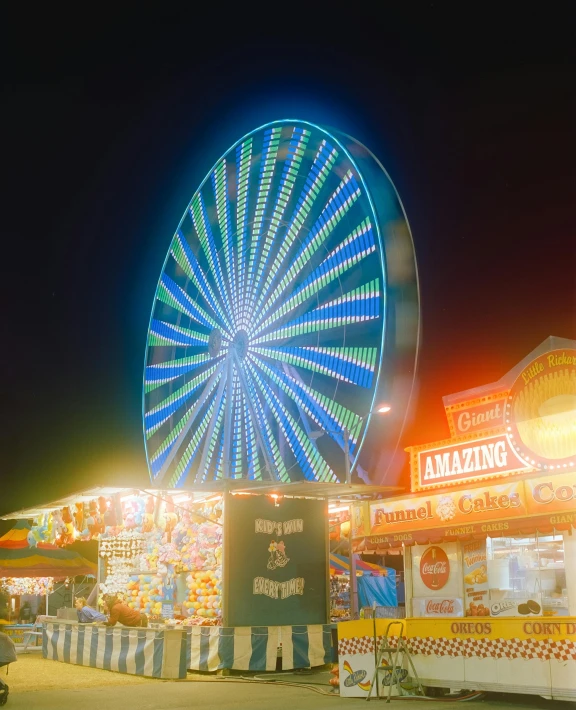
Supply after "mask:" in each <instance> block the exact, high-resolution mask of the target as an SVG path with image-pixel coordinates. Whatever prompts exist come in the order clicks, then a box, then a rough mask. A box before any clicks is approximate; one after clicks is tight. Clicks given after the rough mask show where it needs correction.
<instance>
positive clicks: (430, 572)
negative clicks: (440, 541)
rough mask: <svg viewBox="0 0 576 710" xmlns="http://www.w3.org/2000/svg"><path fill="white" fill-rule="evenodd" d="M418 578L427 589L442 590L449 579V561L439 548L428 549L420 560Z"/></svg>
mask: <svg viewBox="0 0 576 710" xmlns="http://www.w3.org/2000/svg"><path fill="white" fill-rule="evenodd" d="M420 577H421V579H422V581H423V582H424V584H425V585H426V586H427V587H428V589H433V590H437V589H442V587H443V586H444V585H445V584H446V582H447V581H448V578H449V577H450V561H449V559H448V555H447V554H446V553H445V552H444V550H443V549H442V548H441V547H438V546H437V545H433V546H432V547H429V548H428V549H427V550H426V551H425V552H424V554H423V555H422V559H421V560H420Z"/></svg>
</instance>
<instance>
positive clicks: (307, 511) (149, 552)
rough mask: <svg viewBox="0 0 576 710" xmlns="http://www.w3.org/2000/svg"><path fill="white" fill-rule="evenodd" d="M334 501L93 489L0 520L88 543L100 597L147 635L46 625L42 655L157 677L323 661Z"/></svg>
mask: <svg viewBox="0 0 576 710" xmlns="http://www.w3.org/2000/svg"><path fill="white" fill-rule="evenodd" d="M213 488H217V485H216V484H214V486H213ZM374 490H378V492H381V491H382V490H383V489H382V488H381V487H374ZM373 492H374V491H373V490H372V488H371V487H369V486H363V485H358V486H351V487H346V493H345V494H346V495H353V494H355V495H361V496H370V495H371V494H373ZM319 494H323V495H320V496H319ZM342 494H344V491H343V490H342V487H341V486H340V485H338V484H336V485H334V486H332V485H326V486H322V485H321V484H320V485H317V484H315V485H314V486H312V487H310V486H309V484H308V485H307V484H304V483H303V484H285V485H275V486H272V485H262V486H260V487H258V488H257V489H255V488H254V486H249V487H246V482H238V484H237V485H236V486H234V483H233V482H230V481H227V482H225V483H223V484H222V486H221V489H220V490H212V491H210V492H207V491H206V490H205V489H201V490H196V491H174V490H172V491H159V490H155V489H149V490H148V489H147V490H138V489H119V488H97V489H91V490H88V491H84V492H83V493H78V494H74V495H71V496H69V497H67V498H65V499H62V500H59V501H54V502H52V503H49V504H46V505H44V506H40V507H36V508H31V509H28V510H24V511H20V512H19V513H15V514H10V515H7V516H5V517H6V518H11V517H14V516H16V517H21V518H24V519H31V520H32V521H33V525H32V528H31V529H32V532H33V533H34V534H36V535H45V536H46V538H47V539H48V538H49V539H52V540H53V542H55V543H56V544H57V545H61V546H62V547H64V548H65V546H66V544H67V543H68V542H71V541H73V540H76V541H78V540H80V541H81V540H90V539H96V540H98V545H99V553H98V554H99V565H98V582H99V587H100V593H101V594H106V593H116V594H119V595H121V596H123V597H124V599H125V600H126V601H127V603H128V605H129V606H131V607H133V608H134V609H138V610H140V611H142V612H144V613H146V614H147V616H148V619H149V627H148V628H147V629H131V628H123V627H115V628H106V627H104V626H99V625H94V626H92V625H90V626H85V625H83V624H78V623H77V622H76V621H75V620H74V619H59V620H52V621H49V622H48V623H46V625H45V629H46V631H45V637H44V655H45V657H47V658H53V659H56V660H60V661H64V662H71V663H79V664H83V665H92V666H95V667H100V668H107V669H111V670H118V671H120V672H127V673H136V674H141V675H150V676H152V677H161V678H179V677H185V675H186V672H187V670H200V671H216V670H221V669H237V670H254V671H265V670H275V669H276V668H277V665H278V662H279V661H278V658H279V657H280V658H281V666H282V668H283V669H284V670H286V669H291V668H307V667H311V666H319V665H323V664H324V663H328V662H330V661H331V660H332V642H331V626H330V623H329V608H330V607H329V581H328V578H329V572H328V569H329V563H328V515H327V511H328V502H329V499H330V497H331V496H334V495H338V496H340V495H342ZM70 520H71V522H68V523H64V524H62V521H70ZM38 544H44V543H38ZM59 551H60V552H65V549H59ZM369 569H370V570H372V569H373V567H372V566H369Z"/></svg>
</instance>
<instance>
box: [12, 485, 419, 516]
mask: <svg viewBox="0 0 576 710" xmlns="http://www.w3.org/2000/svg"><path fill="white" fill-rule="evenodd" d="M226 490H227V491H230V492H231V493H243V494H249V493H258V494H262V495H272V494H276V495H279V496H291V497H295V498H325V499H327V500H334V501H337V500H340V499H342V498H344V499H364V498H366V499H367V498H376V497H377V496H381V497H389V496H390V495H393V494H394V493H396V494H399V493H400V492H402V491H404V490H405V489H404V488H403V487H399V486H371V485H367V484H364V483H352V484H346V483H314V482H312V481H295V482H293V483H274V482H268V481H265V482H260V481H259V482H253V483H250V482H247V481H246V480H245V479H237V480H233V479H226V480H221V481H213V482H211V483H210V485H209V487H208V486H207V485H205V486H196V487H192V488H177V489H169V490H165V489H164V490H160V489H154V488H146V489H140V488H133V487H130V488H114V487H98V488H89V489H87V490H84V491H80V492H76V493H71V494H70V495H67V496H65V497H63V498H59V499H58V500H54V501H51V502H49V503H43V504H41V505H35V506H32V507H30V508H22V509H21V510H16V511H14V512H12V513H5V514H4V515H2V516H1V517H0V520H31V519H33V518H37V517H39V516H40V515H45V514H46V513H51V512H52V511H54V510H58V509H59V508H65V507H66V506H73V505H74V504H75V503H88V502H89V501H91V500H94V499H95V498H99V497H100V496H104V497H105V498H109V497H110V496H113V495H116V494H124V495H129V494H144V495H155V496H161V497H163V498H165V497H167V496H171V497H175V498H176V497H184V496H186V495H192V494H193V497H194V498H195V499H197V500H198V501H201V500H202V498H203V497H207V496H210V495H214V494H215V493H223V492H224V491H226Z"/></svg>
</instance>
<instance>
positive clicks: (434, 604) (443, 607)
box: [426, 599, 454, 614]
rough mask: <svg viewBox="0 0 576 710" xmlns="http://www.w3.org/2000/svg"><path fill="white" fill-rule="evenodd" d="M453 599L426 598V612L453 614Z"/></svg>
mask: <svg viewBox="0 0 576 710" xmlns="http://www.w3.org/2000/svg"><path fill="white" fill-rule="evenodd" d="M453 613H454V599H442V600H440V599H428V603H427V604H426V614H453Z"/></svg>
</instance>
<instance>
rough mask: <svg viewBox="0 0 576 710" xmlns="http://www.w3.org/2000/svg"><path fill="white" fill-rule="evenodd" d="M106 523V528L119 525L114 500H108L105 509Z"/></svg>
mask: <svg viewBox="0 0 576 710" xmlns="http://www.w3.org/2000/svg"><path fill="white" fill-rule="evenodd" d="M104 525H105V526H106V528H115V527H116V526H117V525H118V519H117V517H116V508H115V507H114V506H113V505H112V501H107V502H106V510H105V511H104Z"/></svg>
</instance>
